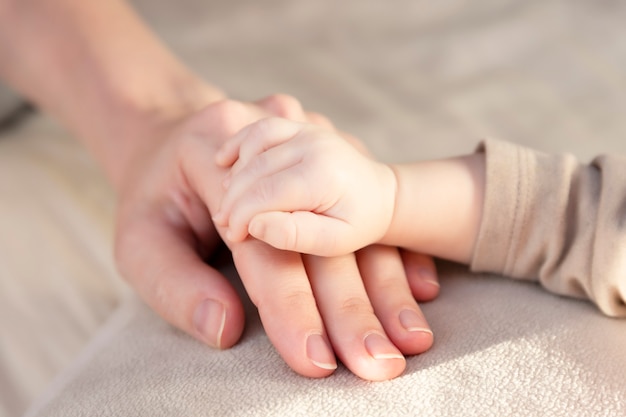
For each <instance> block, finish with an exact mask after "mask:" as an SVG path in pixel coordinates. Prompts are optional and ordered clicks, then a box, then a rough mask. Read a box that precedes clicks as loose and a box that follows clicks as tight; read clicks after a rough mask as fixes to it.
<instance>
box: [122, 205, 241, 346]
mask: <svg viewBox="0 0 626 417" xmlns="http://www.w3.org/2000/svg"><path fill="white" fill-rule="evenodd" d="M195 244H196V242H195V238H194V236H193V234H192V233H191V231H190V230H188V229H187V228H186V227H184V226H182V225H174V224H171V223H170V222H169V221H168V220H167V217H166V216H165V215H164V214H163V215H162V214H160V213H157V212H153V213H141V215H133V216H132V217H130V216H129V217H126V218H124V219H123V220H121V221H120V222H119V223H118V233H117V239H116V258H117V261H118V265H119V267H120V270H121V272H122V274H123V276H125V277H126V279H127V280H128V281H129V282H130V284H131V285H132V286H133V287H134V288H135V289H136V290H137V292H138V293H139V294H140V296H141V297H142V298H143V299H144V300H145V301H146V303H147V304H148V305H150V306H151V307H152V308H153V309H154V310H155V311H156V312H157V313H158V314H159V315H161V316H162V317H163V318H164V319H165V320H167V321H168V322H169V323H171V324H172V325H174V326H176V327H178V328H179V329H181V330H183V331H185V332H186V333H188V334H190V335H192V336H194V337H195V338H197V339H199V340H201V341H203V342H204V343H206V344H207V345H209V346H213V347H216V348H227V347H230V346H232V345H234V344H235V343H236V342H237V340H239V338H240V336H241V333H242V331H243V326H244V320H245V317H244V311H243V307H242V305H241V302H240V300H239V296H238V294H237V293H236V291H235V290H234V289H233V288H232V286H231V285H230V283H229V282H228V281H227V280H226V278H225V277H224V276H223V275H222V274H220V273H219V272H218V271H216V270H215V269H213V268H211V267H210V266H208V265H206V264H205V263H204V262H203V261H202V260H201V259H200V258H199V256H198V255H197V253H196V251H195V248H194V247H195Z"/></svg>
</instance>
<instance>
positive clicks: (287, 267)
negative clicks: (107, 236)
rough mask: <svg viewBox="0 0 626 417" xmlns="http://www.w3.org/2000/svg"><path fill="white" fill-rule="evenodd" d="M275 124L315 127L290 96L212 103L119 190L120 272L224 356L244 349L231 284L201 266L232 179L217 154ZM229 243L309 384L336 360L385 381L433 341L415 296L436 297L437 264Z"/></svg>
mask: <svg viewBox="0 0 626 417" xmlns="http://www.w3.org/2000/svg"><path fill="white" fill-rule="evenodd" d="M269 114H274V115H278V116H283V117H292V118H298V117H300V118H303V117H306V116H305V115H304V114H303V113H302V111H301V109H300V108H299V105H297V103H296V102H294V101H293V100H291V99H288V98H285V97H274V98H270V99H268V100H265V101H262V102H260V103H257V104H256V105H252V104H243V103H239V102H233V101H221V102H218V103H215V104H213V105H210V106H209V107H207V108H206V109H204V110H202V111H199V112H197V113H196V114H194V115H191V116H189V117H188V118H186V119H185V120H181V121H180V122H179V123H177V124H176V125H175V126H174V127H172V129H170V130H168V131H167V132H166V133H165V134H164V135H163V136H162V137H161V138H160V139H158V138H155V140H154V141H153V142H151V143H150V146H148V147H146V148H145V149H143V150H142V151H141V152H136V153H135V154H134V155H135V156H134V157H133V158H132V169H128V170H126V174H125V181H124V186H123V188H122V190H121V192H120V200H119V214H118V223H117V234H116V258H117V262H118V265H119V268H120V270H121V272H122V274H123V275H124V276H125V277H126V278H127V279H128V280H129V282H130V283H131V284H132V285H133V286H134V287H135V289H136V290H137V291H138V293H139V294H140V295H141V296H142V297H143V298H144V300H145V301H146V302H147V303H148V304H149V305H150V306H151V307H152V308H153V309H154V310H155V311H157V312H158V313H159V314H160V315H161V316H162V317H164V318H165V319H166V320H167V321H169V322H170V323H172V324H173V325H174V326H176V327H178V328H180V329H182V330H184V331H186V332H187V333H189V334H191V335H193V336H194V337H196V338H198V339H200V340H202V341H204V342H205V343H207V344H208V345H211V346H214V347H218V348H226V347H230V346H232V345H233V344H235V343H236V342H237V340H238V339H239V337H240V336H241V333H242V330H243V325H244V313H243V308H242V305H241V301H240V300H239V298H238V296H237V293H236V292H235V290H234V289H233V288H232V287H231V285H230V284H229V283H228V281H227V280H226V279H225V277H223V276H222V275H221V274H220V273H219V272H218V271H217V270H215V269H214V268H212V267H210V266H209V265H207V264H206V263H205V262H204V261H203V255H207V254H210V253H211V252H212V250H213V248H214V247H215V245H216V244H217V243H218V241H219V238H218V234H217V233H216V230H215V228H214V226H213V224H212V222H211V217H210V211H211V210H216V209H217V207H218V206H219V203H220V200H221V195H222V192H223V189H222V186H221V181H222V177H223V175H224V174H225V172H224V171H223V170H221V169H220V168H218V167H217V166H216V165H215V164H214V162H213V161H214V154H215V152H216V151H217V149H218V148H219V146H220V145H221V144H222V143H223V141H224V140H225V139H227V138H229V137H231V136H232V135H233V134H235V133H236V132H237V131H238V130H240V129H241V128H242V127H244V126H246V125H248V124H250V123H252V122H253V121H255V120H258V119H259V118H261V117H266V116H268V115H269ZM309 117H310V118H311V119H315V118H316V117H318V118H319V116H315V115H309ZM217 232H219V231H217ZM226 243H227V244H228V245H229V247H230V249H231V251H232V253H233V258H234V262H235V265H236V267H237V270H238V271H239V274H240V276H241V278H242V281H243V283H244V285H245V287H246V290H247V292H248V294H249V295H250V297H251V299H252V301H253V302H254V303H255V305H256V306H257V307H258V309H259V314H260V316H261V319H262V322H263V325H264V327H265V330H266V332H267V334H268V337H269V338H270V340H271V341H272V343H273V344H274V345H275V347H276V348H277V350H278V351H279V353H280V354H281V356H282V357H283V358H284V359H285V361H286V362H287V363H288V364H289V366H291V367H292V368H293V369H294V370H295V371H296V372H298V373H300V374H302V375H306V376H311V377H322V376H326V375H329V374H330V373H332V372H333V369H334V368H335V367H336V362H335V357H334V354H333V351H334V352H336V353H337V354H338V356H339V357H340V359H341V360H342V361H343V362H344V363H345V364H346V366H347V367H348V368H349V369H351V370H352V371H353V372H354V373H355V374H357V375H359V376H361V377H363V378H365V379H371V380H380V379H388V378H392V377H395V376H397V375H399V374H400V373H401V372H402V370H403V369H404V366H405V361H404V358H403V356H402V353H405V354H413V353H419V352H421V351H424V350H426V349H428V347H430V345H431V343H432V333H430V330H429V329H428V325H427V323H426V321H425V320H424V318H423V316H422V314H421V312H420V310H419V307H418V306H417V304H416V303H415V301H414V299H413V297H412V296H411V291H413V293H414V295H417V296H418V298H428V297H430V296H431V295H433V293H436V290H434V285H432V284H428V281H427V280H424V279H422V277H424V276H427V275H430V276H431V277H433V276H434V268H433V267H432V264H431V263H430V262H431V261H430V259H429V258H424V257H421V258H420V257H418V256H417V255H414V254H404V255H403V258H401V257H400V256H399V255H398V252H397V250H395V249H392V248H386V247H371V248H366V249H364V250H362V251H361V252H359V253H358V254H357V255H356V256H355V255H348V256H345V257H341V258H317V257H312V256H306V257H303V256H302V255H299V254H297V253H293V252H282V251H279V250H276V249H274V248H271V247H270V246H268V245H266V244H264V243H262V242H259V241H256V240H252V239H248V240H245V241H243V242H241V243H237V244H230V242H228V241H226ZM402 259H404V266H403V262H402ZM419 269H422V270H424V271H430V272H429V273H427V274H424V273H421V272H419ZM407 278H408V283H407ZM425 288H428V289H427V290H426V291H423V293H424V294H426V296H425V297H420V295H424V294H422V293H421V292H420V291H422V290H423V289H425ZM416 293H417V294H416ZM429 293H430V295H429ZM389 339H391V341H390V340H389ZM392 342H393V343H392ZM396 346H397V347H396Z"/></svg>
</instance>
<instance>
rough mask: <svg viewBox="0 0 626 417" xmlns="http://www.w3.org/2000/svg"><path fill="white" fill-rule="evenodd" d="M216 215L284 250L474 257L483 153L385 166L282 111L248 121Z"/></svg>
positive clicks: (231, 153)
mask: <svg viewBox="0 0 626 417" xmlns="http://www.w3.org/2000/svg"><path fill="white" fill-rule="evenodd" d="M217 162H218V164H220V165H222V166H230V165H232V168H231V173H230V175H229V176H228V178H226V180H225V186H226V188H227V191H226V192H225V196H224V199H223V200H222V204H221V209H220V211H219V212H218V213H217V214H216V216H215V220H216V221H217V222H219V223H221V224H224V225H226V224H228V226H229V230H230V233H231V236H230V237H231V238H232V239H234V240H242V239H244V238H245V237H246V236H247V235H248V233H249V234H250V235H252V236H254V237H256V238H258V239H261V240H264V241H265V242H267V243H269V244H270V245H272V246H275V247H277V248H280V249H286V250H294V251H298V252H304V253H311V254H315V255H322V256H330V255H339V254H343V253H349V252H352V251H353V250H356V249H358V248H361V247H364V246H367V245H369V244H371V243H375V242H379V243H384V244H389V245H393V246H401V247H404V248H406V249H410V250H415V251H426V252H427V253H432V254H434V255H437V256H440V257H443V258H446V259H451V260H455V261H461V262H466V263H467V262H469V260H470V256H471V253H472V248H473V244H474V240H475V237H476V234H477V232H478V227H479V223H480V217H481V213H482V200H483V188H484V156H483V155H481V154H476V155H470V156H465V157H460V158H453V159H448V160H441V161H429V162H416V163H412V164H407V165H398V166H388V165H384V164H381V163H379V162H376V161H374V160H372V159H370V158H367V157H365V156H363V155H362V154H361V153H360V152H358V151H357V150H356V149H355V148H354V147H352V146H351V145H350V144H349V143H347V142H346V141H345V140H343V139H342V138H341V137H339V136H338V135H336V134H335V133H334V132H332V131H330V130H327V129H323V128H320V127H317V126H312V125H308V124H302V123H296V122H291V121H287V120H283V119H277V118H273V119H266V120H263V121H260V122H257V123H255V124H253V125H250V126H248V127H247V128H245V129H243V130H242V131H241V132H240V133H239V134H237V135H236V136H235V137H233V138H232V139H231V140H229V141H228V142H227V143H226V144H225V145H224V146H223V148H222V149H221V151H220V152H219V153H218V155H217Z"/></svg>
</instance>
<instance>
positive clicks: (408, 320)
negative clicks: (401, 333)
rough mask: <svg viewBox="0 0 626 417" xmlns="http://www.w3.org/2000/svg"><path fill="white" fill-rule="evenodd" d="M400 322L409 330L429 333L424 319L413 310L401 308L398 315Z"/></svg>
mask: <svg viewBox="0 0 626 417" xmlns="http://www.w3.org/2000/svg"><path fill="white" fill-rule="evenodd" d="M399 318H400V324H401V325H402V327H404V328H405V329H406V330H408V331H409V332H425V333H431V334H432V332H431V331H430V329H429V328H428V327H426V326H425V324H424V319H423V318H422V317H421V316H420V315H419V314H417V312H415V311H413V310H409V309H406V310H402V311H401V312H400V315H399Z"/></svg>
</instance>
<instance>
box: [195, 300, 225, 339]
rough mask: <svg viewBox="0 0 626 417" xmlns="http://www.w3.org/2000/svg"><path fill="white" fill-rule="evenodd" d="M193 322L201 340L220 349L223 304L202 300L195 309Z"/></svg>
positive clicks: (222, 328)
mask: <svg viewBox="0 0 626 417" xmlns="http://www.w3.org/2000/svg"><path fill="white" fill-rule="evenodd" d="M193 322H194V326H195V327H196V331H197V332H198V333H200V335H201V337H202V340H204V341H205V342H206V343H207V344H209V345H211V346H213V347H216V348H221V346H222V334H223V333H224V324H225V323H226V308H224V304H222V303H220V302H219V301H216V300H211V299H208V300H204V301H203V302H201V303H200V305H198V307H196V311H195V313H194V316H193Z"/></svg>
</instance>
